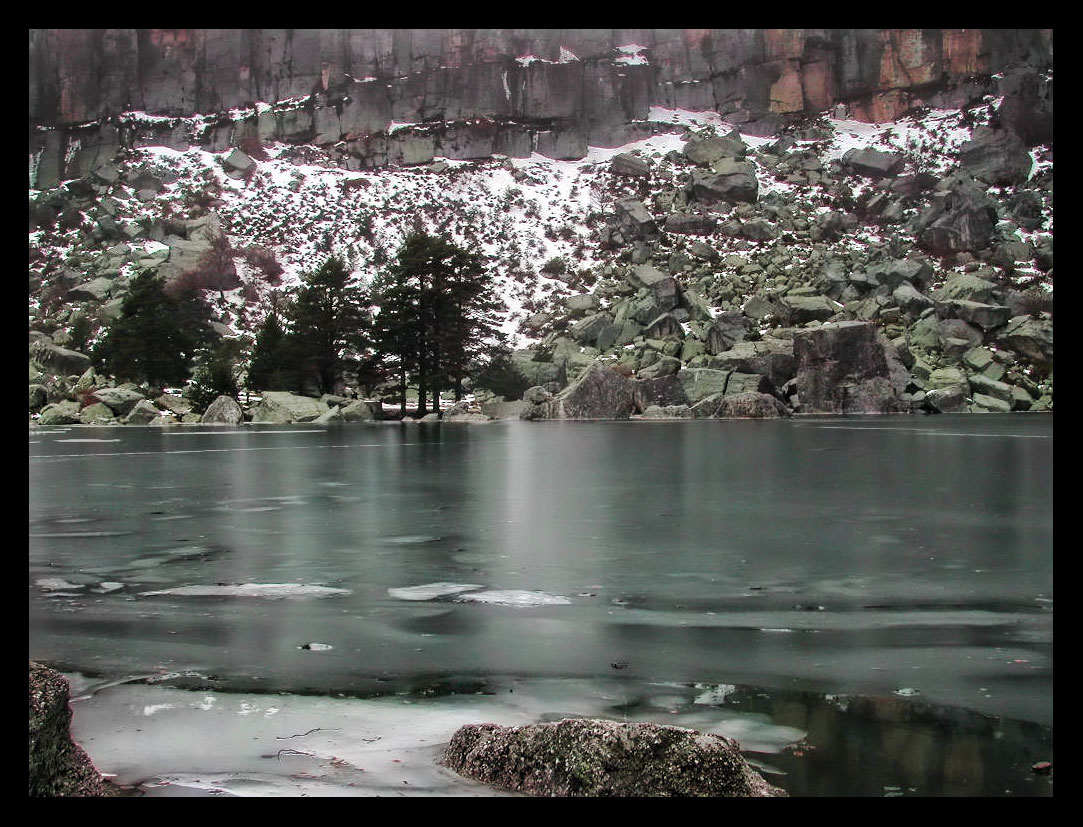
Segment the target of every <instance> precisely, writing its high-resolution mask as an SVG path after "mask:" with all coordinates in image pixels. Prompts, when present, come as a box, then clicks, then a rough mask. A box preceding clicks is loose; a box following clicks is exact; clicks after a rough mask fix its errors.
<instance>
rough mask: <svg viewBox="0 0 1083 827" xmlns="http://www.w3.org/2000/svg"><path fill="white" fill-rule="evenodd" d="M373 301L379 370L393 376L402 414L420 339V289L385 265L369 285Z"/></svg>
mask: <svg viewBox="0 0 1083 827" xmlns="http://www.w3.org/2000/svg"><path fill="white" fill-rule="evenodd" d="M372 292H373V295H372V299H373V303H374V304H375V305H376V306H377V307H378V308H379V309H378V310H377V312H376V313H375V316H374V318H373V322H372V341H373V347H374V348H375V350H376V357H377V365H378V366H379V373H380V374H382V376H383V377H385V378H387V379H391V378H393V379H394V381H395V383H396V385H397V387H398V394H399V410H400V412H401V415H402V416H403V417H405V416H406V391H407V388H408V387H409V382H410V377H411V376H412V375H414V374H415V373H416V371H417V368H418V341H419V339H420V335H421V334H420V320H421V314H420V291H419V290H418V289H417V286H416V285H415V284H413V283H411V280H410V279H408V278H407V277H406V274H405V272H404V271H402V270H401V269H396V268H389V270H388V271H387V272H386V273H382V274H380V275H379V276H377V278H376V280H375V281H374V282H373V286H372Z"/></svg>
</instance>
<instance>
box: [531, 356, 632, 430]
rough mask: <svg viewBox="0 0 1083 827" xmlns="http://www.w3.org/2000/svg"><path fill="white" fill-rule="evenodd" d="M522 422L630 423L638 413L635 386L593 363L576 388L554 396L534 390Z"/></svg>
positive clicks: (577, 382) (570, 388)
mask: <svg viewBox="0 0 1083 827" xmlns="http://www.w3.org/2000/svg"><path fill="white" fill-rule="evenodd" d="M523 399H524V400H525V401H527V402H529V403H531V406H530V408H528V409H527V410H524V411H523V412H522V414H521V415H520V416H521V418H522V419H535V420H536V419H627V418H628V417H629V416H631V415H632V413H633V412H634V411H635V409H636V386H635V383H634V382H633V381H632V380H631V379H629V378H627V377H626V376H623V375H621V373H620V372H619V371H617V370H614V369H613V367H612V366H611V365H607V364H605V363H603V362H595V363H593V364H592V365H591V366H590V367H589V368H588V369H587V371H586V372H585V373H584V374H583V375H582V376H581V377H580V378H579V379H578V380H577V381H576V382H575V383H574V384H572V385H570V386H569V387H567V388H565V389H564V390H563V391H561V392H560V393H559V394H556V395H553V394H550V393H548V392H547V391H545V389H544V388H532V389H531V390H530V391H528V392H527V394H526V395H524V397H523Z"/></svg>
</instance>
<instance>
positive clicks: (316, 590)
mask: <svg viewBox="0 0 1083 827" xmlns="http://www.w3.org/2000/svg"><path fill="white" fill-rule="evenodd" d="M139 594H140V595H141V596H142V597H151V596H154V595H172V596H175V597H267V598H271V599H280V598H285V597H329V596H331V595H336V594H350V590H349V589H336V588H332V587H331V586H309V585H306V584H304V583H238V584H234V585H228V586H221V585H215V586H177V587H176V588H173V589H157V590H155V591H150V592H140V593H139Z"/></svg>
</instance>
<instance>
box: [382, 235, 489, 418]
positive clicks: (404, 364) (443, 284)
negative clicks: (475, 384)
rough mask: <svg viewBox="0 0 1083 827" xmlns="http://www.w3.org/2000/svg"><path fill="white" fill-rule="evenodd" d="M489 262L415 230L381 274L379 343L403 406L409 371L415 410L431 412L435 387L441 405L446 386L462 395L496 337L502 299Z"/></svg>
mask: <svg viewBox="0 0 1083 827" xmlns="http://www.w3.org/2000/svg"><path fill="white" fill-rule="evenodd" d="M485 265H486V262H485V259H484V257H482V256H481V255H480V254H478V253H475V252H471V251H469V250H466V249H464V248H462V247H459V246H457V245H455V244H453V243H452V242H450V241H448V240H447V239H445V238H442V237H438V236H430V235H428V234H427V233H425V232H423V231H415V232H414V233H411V234H410V235H409V236H407V238H406V239H405V241H404V242H403V244H402V246H401V247H400V248H399V251H398V254H397V256H396V259H395V261H394V262H393V263H392V265H391V266H390V267H388V268H387V270H386V272H385V273H384V274H383V275H382V276H381V277H380V278H379V279H378V280H377V289H376V291H375V293H374V301H375V303H376V304H377V305H378V306H379V307H380V311H379V313H378V315H377V317H376V330H377V331H379V332H378V334H377V336H376V346H377V351H378V352H379V353H381V355H382V356H383V358H384V360H385V364H388V365H390V366H391V370H392V371H393V372H394V374H395V375H396V377H397V380H398V385H399V391H400V394H401V397H400V400H401V401H400V405H401V406H402V410H403V412H404V413H405V405H406V401H405V392H406V388H407V386H408V381H409V378H410V377H413V379H414V380H415V381H416V382H417V387H418V414H419V415H424V414H425V413H426V409H427V407H428V398H429V395H430V394H431V396H432V400H433V410H435V411H439V404H440V393H441V391H444V390H449V389H454V391H455V398H456V399H457V400H458V399H461V398H462V393H463V380H464V379H465V378H466V376H467V373H468V371H469V370H470V365H471V364H472V362H475V361H477V359H478V358H479V357H480V356H482V354H483V353H484V352H485V349H486V348H487V347H489V346H490V345H491V344H492V343H493V342H495V341H497V340H498V339H499V334H498V332H497V327H496V321H497V314H498V313H499V312H500V311H501V310H502V309H503V305H502V303H501V302H500V301H499V300H498V299H497V298H496V295H495V293H494V291H493V289H492V276H491V275H490V274H489V272H488V271H487V269H486V266H485Z"/></svg>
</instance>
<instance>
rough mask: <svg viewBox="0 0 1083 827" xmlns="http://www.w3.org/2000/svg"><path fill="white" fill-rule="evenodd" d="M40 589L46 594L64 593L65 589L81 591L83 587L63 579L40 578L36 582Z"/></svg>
mask: <svg viewBox="0 0 1083 827" xmlns="http://www.w3.org/2000/svg"><path fill="white" fill-rule="evenodd" d="M34 585H36V586H37V587H38V588H39V589H41V590H42V591H46V592H55V591H62V590H65V589H81V588H83V586H82V585H81V584H79V583H69V582H68V581H67V580H65V579H64V578H62V577H39V578H38V579H37V580H36V581H34Z"/></svg>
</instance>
